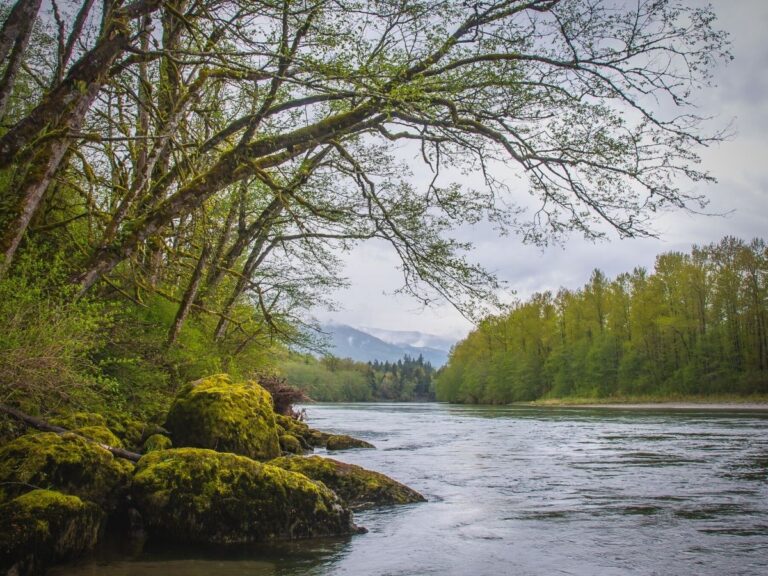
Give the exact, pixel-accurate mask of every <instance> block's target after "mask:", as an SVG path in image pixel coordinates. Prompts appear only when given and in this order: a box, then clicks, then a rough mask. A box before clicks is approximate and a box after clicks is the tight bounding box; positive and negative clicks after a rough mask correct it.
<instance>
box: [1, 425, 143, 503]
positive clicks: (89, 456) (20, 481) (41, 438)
mask: <svg viewBox="0 0 768 576" xmlns="http://www.w3.org/2000/svg"><path fill="white" fill-rule="evenodd" d="M132 471H133V464H131V463H130V462H128V461H127V460H122V459H120V458H116V457H115V456H113V455H112V454H111V453H110V452H108V451H107V450H105V449H104V448H101V447H100V446H99V445H98V444H95V443H93V442H90V441H88V440H86V439H85V438H81V437H80V436H76V435H75V434H71V433H66V434H56V433H54V432H41V433H37V434H26V435H24V436H20V437H19V438H16V439H15V440H13V441H12V442H9V443H8V444H6V445H5V446H3V447H2V448H0V501H3V500H8V499H11V498H15V497H16V496H19V495H20V494H22V493H23V492H28V491H29V490H30V488H31V487H37V488H52V489H55V490H58V491H60V492H63V493H65V494H72V495H75V496H79V497H80V498H83V499H85V500H89V501H91V502H94V503H96V504H99V505H101V506H108V507H109V506H112V505H114V504H116V503H117V501H118V499H119V497H120V495H121V493H122V491H123V490H124V489H125V488H126V487H127V486H128V484H129V479H130V475H131V472H132Z"/></svg>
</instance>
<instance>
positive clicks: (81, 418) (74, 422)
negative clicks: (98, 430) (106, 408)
mask: <svg viewBox="0 0 768 576" xmlns="http://www.w3.org/2000/svg"><path fill="white" fill-rule="evenodd" d="M50 423H51V424H53V425H54V426H61V427H62V428H67V429H68V430H72V429H74V428H85V427H87V426H106V425H107V421H106V419H105V418H104V416H102V415H101V414H96V413H95V412H72V413H71V414H67V415H65V416H57V417H55V418H51V420H50Z"/></svg>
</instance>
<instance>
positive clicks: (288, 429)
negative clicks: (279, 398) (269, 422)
mask: <svg viewBox="0 0 768 576" xmlns="http://www.w3.org/2000/svg"><path fill="white" fill-rule="evenodd" d="M275 423H276V424H277V427H278V432H279V433H280V435H283V434H290V435H291V436H293V437H294V438H296V439H297V440H298V441H299V443H300V444H301V446H302V448H304V449H305V450H310V449H311V448H312V443H311V442H310V441H309V438H310V436H311V432H312V431H311V429H310V428H309V426H307V425H306V424H305V423H304V422H299V421H298V420H296V419H295V418H291V417H290V416H285V415H283V414H275Z"/></svg>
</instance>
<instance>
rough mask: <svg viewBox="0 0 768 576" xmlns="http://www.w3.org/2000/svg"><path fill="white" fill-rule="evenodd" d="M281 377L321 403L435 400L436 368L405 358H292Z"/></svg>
mask: <svg viewBox="0 0 768 576" xmlns="http://www.w3.org/2000/svg"><path fill="white" fill-rule="evenodd" d="M280 371H281V373H282V374H284V375H285V377H286V379H287V380H288V382H290V384H291V385H292V386H295V387H297V388H299V389H301V390H302V391H304V392H305V393H306V394H307V395H308V396H309V397H310V398H311V399H312V400H316V401H318V402H375V401H390V402H428V401H433V400H435V391H434V386H433V382H432V378H433V375H434V372H435V370H434V368H433V367H432V365H431V364H430V363H429V362H427V361H425V360H424V358H422V357H421V356H419V357H418V358H412V357H410V356H408V355H406V356H405V357H404V358H403V359H401V360H398V361H397V362H378V361H374V362H356V361H354V360H350V359H349V358H336V357H335V356H326V357H324V358H321V359H317V358H315V357H313V356H309V355H307V356H293V357H292V358H290V359H289V360H288V361H286V362H285V363H283V364H282V366H281V370H280Z"/></svg>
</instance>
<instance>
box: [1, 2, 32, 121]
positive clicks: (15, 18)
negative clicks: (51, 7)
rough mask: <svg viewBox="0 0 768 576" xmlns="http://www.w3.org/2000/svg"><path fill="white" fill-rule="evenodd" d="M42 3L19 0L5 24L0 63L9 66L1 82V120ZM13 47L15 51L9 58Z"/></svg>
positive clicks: (2, 33) (2, 34)
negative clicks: (5, 62) (5, 63)
mask: <svg viewBox="0 0 768 576" xmlns="http://www.w3.org/2000/svg"><path fill="white" fill-rule="evenodd" d="M40 3H41V0H19V1H18V2H17V3H16V5H15V6H14V7H13V9H12V10H11V13H10V14H9V15H8V18H7V19H6V20H5V22H4V23H3V30H2V32H0V62H4V61H6V60H7V62H8V64H7V66H6V68H5V73H4V74H3V78H2V80H0V119H2V118H3V117H4V116H5V112H6V107H7V106H8V100H9V99H10V96H11V92H12V91H13V83H14V81H15V80H16V73H17V72H18V71H19V66H21V61H22V59H23V58H24V53H25V52H26V50H27V45H28V44H29V37H30V36H31V34H32V26H33V24H34V23H35V19H36V18H37V12H38V10H40ZM11 45H13V50H12V51H11V54H10V57H8V52H9V51H10V50H11Z"/></svg>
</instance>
